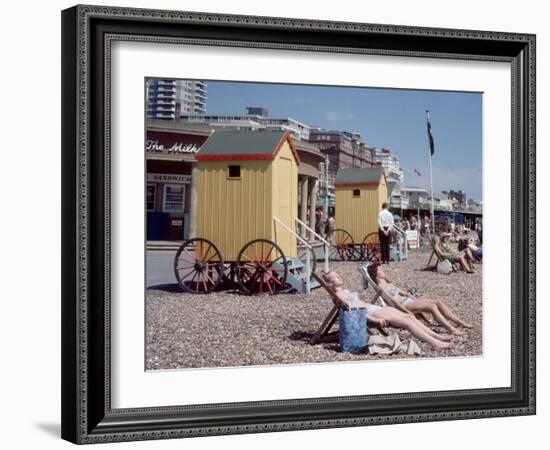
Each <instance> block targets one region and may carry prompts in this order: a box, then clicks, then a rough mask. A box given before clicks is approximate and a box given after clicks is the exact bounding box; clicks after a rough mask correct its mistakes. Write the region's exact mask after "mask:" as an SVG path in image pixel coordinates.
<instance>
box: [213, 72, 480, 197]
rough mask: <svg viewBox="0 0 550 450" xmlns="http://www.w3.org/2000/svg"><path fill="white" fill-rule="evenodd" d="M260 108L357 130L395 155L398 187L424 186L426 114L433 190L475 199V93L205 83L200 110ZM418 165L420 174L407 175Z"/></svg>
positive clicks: (477, 193)
mask: <svg viewBox="0 0 550 450" xmlns="http://www.w3.org/2000/svg"><path fill="white" fill-rule="evenodd" d="M247 106H262V107H264V108H267V109H268V110H269V116H270V117H292V118H294V119H296V120H299V121H301V122H304V123H307V124H309V125H317V126H320V127H322V128H327V129H337V130H347V131H354V132H359V133H361V136H362V139H363V141H364V142H365V143H366V144H367V145H368V146H371V147H385V148H389V149H390V150H391V151H392V152H393V153H394V154H395V155H397V157H398V158H399V160H400V163H401V167H402V168H403V170H404V172H405V185H406V186H420V187H426V188H428V189H429V183H430V178H429V168H428V167H429V166H428V150H427V146H428V140H427V133H426V114H425V111H426V110H429V111H430V122H431V124H432V129H433V134H434V140H435V154H434V156H433V159H432V164H433V179H434V191H441V190H449V189H455V190H459V189H462V190H463V191H465V192H466V194H467V196H468V198H474V199H476V200H481V192H482V187H481V183H482V171H481V170H482V167H481V161H482V154H481V149H482V121H481V119H482V118H481V114H482V113H481V111H482V94H480V93H464V92H440V91H420V90H401V89H372V88H355V87H353V88H352V87H330V86H308V85H285V84H262V83H239V82H214V81H209V82H208V101H207V113H208V114H244V113H245V108H246V107H247ZM415 168H416V169H418V171H420V173H421V174H422V175H421V176H418V175H415V174H414V172H413V170H414V169H415Z"/></svg>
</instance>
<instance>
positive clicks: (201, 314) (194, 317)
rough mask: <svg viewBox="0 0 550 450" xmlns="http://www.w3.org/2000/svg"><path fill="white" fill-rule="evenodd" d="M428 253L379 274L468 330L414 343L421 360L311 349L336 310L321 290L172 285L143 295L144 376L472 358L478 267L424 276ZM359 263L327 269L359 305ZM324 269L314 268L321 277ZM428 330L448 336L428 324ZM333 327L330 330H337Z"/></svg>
mask: <svg viewBox="0 0 550 450" xmlns="http://www.w3.org/2000/svg"><path fill="white" fill-rule="evenodd" d="M429 256H430V251H429V250H414V251H410V252H409V257H408V260H406V261H402V262H392V263H390V264H389V265H385V266H384V271H385V272H386V274H387V277H388V279H390V280H391V281H392V282H393V283H395V284H396V285H398V286H400V287H402V288H405V289H410V288H416V289H417V290H418V293H420V294H421V295H423V296H424V297H427V298H440V299H442V300H444V301H445V303H446V304H447V305H448V306H449V307H450V308H451V310H452V311H453V312H455V314H457V315H458V316H459V317H460V318H461V319H463V320H464V321H466V322H469V323H471V324H472V325H473V329H470V330H464V331H466V334H465V335H464V336H454V337H453V346H452V348H450V349H447V350H435V349H433V348H431V346H430V345H429V344H426V343H424V342H420V341H418V340H416V342H417V344H418V345H419V346H420V347H421V349H422V355H420V356H408V355H406V354H393V355H370V354H366V353H362V354H351V353H342V352H340V351H339V347H338V342H331V343H322V344H317V345H311V344H310V343H309V339H310V338H311V336H312V335H313V334H314V333H315V331H316V330H317V329H318V328H319V326H320V325H321V323H322V321H323V320H324V319H325V317H326V316H327V314H328V313H329V312H330V311H331V309H332V307H333V303H332V301H331V299H330V297H329V296H328V294H327V293H326V292H325V291H324V289H323V288H319V289H315V290H313V291H312V293H311V294H310V295H305V294H278V295H275V296H247V295H243V294H241V293H239V292H237V291H223V290H222V291H218V292H213V293H210V294H205V295H193V294H189V293H184V292H182V291H181V289H180V288H179V286H178V285H177V284H174V285H163V286H159V287H153V288H150V289H148V290H147V293H146V294H147V295H146V368H147V370H161V369H184V368H207V367H237V366H257V365H274V364H309V363H321V362H336V361H361V360H385V359H403V358H407V359H409V358H433V357H437V358H441V357H469V356H478V355H481V354H482V349H483V345H482V344H483V343H482V267H483V266H482V264H476V265H475V268H476V272H475V273H473V274H467V273H465V272H453V273H451V274H450V275H442V274H439V273H437V272H435V271H426V270H424V267H425V266H426V263H427V262H428V259H429ZM361 264H364V263H360V262H331V269H332V270H336V271H338V272H339V273H340V274H341V275H342V277H343V279H344V281H345V285H346V287H347V288H349V289H351V290H357V291H359V292H361V298H362V299H364V300H370V299H372V297H373V295H374V291H373V290H372V288H369V289H368V290H366V291H363V289H362V279H361V275H360V274H359V272H358V271H357V268H358V266H359V265H361ZM320 266H322V263H321V262H319V263H318V270H319V268H320ZM432 324H433V325H432V329H433V330H434V331H436V332H440V333H441V334H446V330H444V329H443V328H441V327H439V326H437V325H436V324H435V323H434V322H433V320H432ZM337 327H338V323H336V324H335V326H334V327H333V330H331V331H336V330H337ZM386 331H387V332H388V333H390V334H397V335H399V337H400V339H401V340H402V341H407V340H409V339H410V338H411V335H410V334H409V333H408V332H407V331H404V330H400V329H394V328H390V327H388V328H387V329H386Z"/></svg>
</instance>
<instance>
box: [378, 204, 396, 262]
mask: <svg viewBox="0 0 550 450" xmlns="http://www.w3.org/2000/svg"><path fill="white" fill-rule="evenodd" d="M392 232H393V215H392V213H391V212H389V211H388V204H387V203H386V202H384V203H382V210H381V211H380V212H379V213H378V238H379V240H380V251H381V253H382V261H381V263H382V264H389V262H390V240H391V233H392Z"/></svg>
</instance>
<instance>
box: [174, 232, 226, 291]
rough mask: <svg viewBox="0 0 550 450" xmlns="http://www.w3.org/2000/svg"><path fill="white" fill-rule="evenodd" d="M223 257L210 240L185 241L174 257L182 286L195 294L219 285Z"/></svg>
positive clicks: (221, 275) (178, 278) (176, 272)
mask: <svg viewBox="0 0 550 450" xmlns="http://www.w3.org/2000/svg"><path fill="white" fill-rule="evenodd" d="M223 267H224V266H223V258H222V255H221V253H220V251H219V250H218V248H217V247H216V246H215V245H214V244H213V243H212V242H210V241H209V240H207V239H203V238H194V239H189V240H187V241H185V242H184V243H183V244H182V245H181V247H180V248H179V249H178V251H177V253H176V257H175V258H174V273H175V275H176V279H177V280H178V284H179V285H180V287H181V288H182V289H183V290H184V291H186V292H190V293H193V294H206V293H207V292H212V291H213V290H214V289H216V288H217V287H218V285H219V284H220V283H221V281H222V278H223Z"/></svg>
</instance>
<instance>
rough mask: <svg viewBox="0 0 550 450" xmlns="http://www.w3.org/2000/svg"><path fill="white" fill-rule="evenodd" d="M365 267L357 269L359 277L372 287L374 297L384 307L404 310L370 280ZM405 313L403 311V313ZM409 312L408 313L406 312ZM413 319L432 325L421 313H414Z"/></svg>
mask: <svg viewBox="0 0 550 450" xmlns="http://www.w3.org/2000/svg"><path fill="white" fill-rule="evenodd" d="M367 267H368V264H367V265H365V266H361V267H359V269H358V270H359V272H360V273H361V275H362V276H363V278H364V279H365V280H366V281H367V282H368V284H369V285H370V286H372V288H373V289H374V292H376V297H380V299H381V300H382V303H384V305H385V306H393V307H394V308H396V309H399V310H403V309H405V310H406V308H405V307H403V306H401V305H399V306H397V304H396V302H395V301H394V300H393V299H392V298H391V297H390V296H389V295H388V293H387V292H386V291H384V290H383V289H381V288H380V287H379V286H378V285H377V284H376V283H375V282H374V280H373V279H372V278H371V276H370V275H369V272H368V270H367ZM403 312H405V311H403ZM407 312H409V311H407ZM415 317H416V318H417V319H418V320H423V321H424V322H425V323H427V324H428V325H432V323H431V322H430V321H429V320H428V318H427V317H426V316H425V315H424V314H423V313H421V312H420V313H416V314H415Z"/></svg>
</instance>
